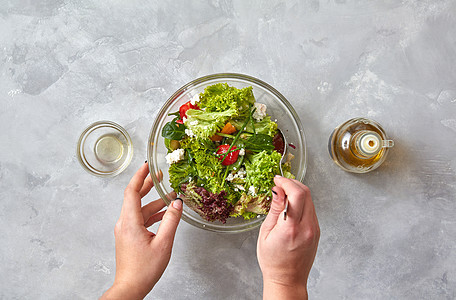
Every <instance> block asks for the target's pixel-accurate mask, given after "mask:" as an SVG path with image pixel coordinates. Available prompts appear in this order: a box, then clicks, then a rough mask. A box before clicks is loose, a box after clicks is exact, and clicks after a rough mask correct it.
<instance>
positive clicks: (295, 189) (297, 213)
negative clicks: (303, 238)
mask: <svg viewBox="0 0 456 300" xmlns="http://www.w3.org/2000/svg"><path fill="white" fill-rule="evenodd" d="M274 183H275V184H276V185H277V186H278V187H281V188H282V189H283V190H284V191H285V194H286V197H287V198H288V212H287V221H288V219H291V220H292V222H297V223H299V222H300V221H301V218H302V214H303V209H304V200H305V199H303V198H304V196H305V191H304V190H303V187H305V186H304V185H303V184H302V183H296V182H295V181H293V180H291V179H288V178H285V177H282V176H275V177H274ZM307 189H308V188H307Z"/></svg>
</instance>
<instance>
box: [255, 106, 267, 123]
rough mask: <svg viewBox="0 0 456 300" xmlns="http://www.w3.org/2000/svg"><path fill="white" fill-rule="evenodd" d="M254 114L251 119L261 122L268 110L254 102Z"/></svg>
mask: <svg viewBox="0 0 456 300" xmlns="http://www.w3.org/2000/svg"><path fill="white" fill-rule="evenodd" d="M255 108H256V110H255V112H254V113H253V118H255V120H257V121H261V120H263V118H264V117H266V109H267V108H268V107H267V106H266V104H263V103H258V102H255Z"/></svg>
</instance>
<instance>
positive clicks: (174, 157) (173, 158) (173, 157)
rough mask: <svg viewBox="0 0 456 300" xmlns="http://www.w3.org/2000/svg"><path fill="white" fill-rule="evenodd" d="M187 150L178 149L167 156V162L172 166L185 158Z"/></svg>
mask: <svg viewBox="0 0 456 300" xmlns="http://www.w3.org/2000/svg"><path fill="white" fill-rule="evenodd" d="M184 155H185V150H184V149H176V150H174V151H173V152H171V153H169V154H168V155H166V162H167V163H168V164H169V165H171V164H173V163H176V162H178V161H180V160H182V159H183V158H184Z"/></svg>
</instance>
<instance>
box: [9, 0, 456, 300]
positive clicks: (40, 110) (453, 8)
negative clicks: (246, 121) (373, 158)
mask: <svg viewBox="0 0 456 300" xmlns="http://www.w3.org/2000/svg"><path fill="white" fill-rule="evenodd" d="M0 4H1V5H0V45H1V46H0V101H1V108H0V126H1V132H0V140H1V142H0V244H1V245H2V246H1V248H0V275H1V279H0V298H1V299H94V298H96V297H98V296H100V295H101V294H102V292H103V291H104V290H106V289H107V288H108V287H109V285H110V284H111V283H112V281H113V278H114V273H115V261H114V255H115V253H114V237H113V228H114V224H115V222H116V220H117V217H118V215H119V212H120V206H121V203H122V198H123V189H124V187H125V186H126V184H127V183H128V181H129V179H130V177H131V176H132V175H133V174H134V172H135V170H136V169H137V168H138V167H139V166H140V164H141V163H142V162H143V161H144V159H145V157H146V142H147V138H148V134H149V130H150V127H151V125H152V122H153V120H154V118H155V116H156V114H157V107H159V106H161V105H162V104H163V103H164V102H165V101H166V99H167V98H168V97H169V96H170V95H171V94H172V93H173V92H174V91H175V90H176V89H177V88H179V87H180V86H182V85H183V84H185V83H186V82H188V81H190V80H192V79H194V78H196V77H199V76H202V75H206V74H210V73H217V72H239V73H245V74H249V75H253V76H255V77H258V78H260V79H262V80H264V81H266V82H268V83H270V84H271V85H273V86H274V87H275V88H277V89H278V90H279V91H280V92H282V93H283V94H284V95H285V96H286V97H287V98H288V99H289V100H290V102H291V103H292V104H293V106H294V107H295V108H296V110H297V112H298V113H299V115H300V117H301V119H302V123H303V125H304V127H305V128H306V133H307V142H308V145H307V146H308V147H307V150H308V157H309V162H308V171H307V175H306V178H305V180H304V181H305V183H306V184H307V185H308V186H309V187H310V188H311V190H312V193H313V197H314V201H315V205H316V208H317V213H318V216H319V221H320V226H321V232H322V234H321V240H320V247H319V250H318V254H317V258H316V261H315V264H314V268H313V269H312V272H311V275H310V280H309V293H310V295H311V297H312V298H313V299H384V298H387V299H454V298H455V297H456V288H455V286H456V267H455V266H456V251H455V250H456V249H455V247H456V221H455V216H456V203H455V201H456V198H455V195H456V173H455V172H456V171H455V170H456V158H455V149H456V68H455V65H454V63H455V61H456V2H455V1H451V0H442V1H434V0H425V1H412V0H409V1H407V0H405V1H392V0H390V1H386V0H385V1H350V0H347V1H345V0H335V1H318V0H306V1H241V0H237V1H229V0H228V1H218V0H213V1H140V0H136V1H106V0H100V1H85V0H81V1H67V0H46V1H29V0H17V1H6V0H3V1H0ZM126 112H127V113H126ZM355 116H364V117H370V118H373V119H375V120H377V121H379V122H380V123H381V124H382V125H383V126H384V127H385V129H386V130H387V132H388V134H389V135H390V136H391V137H392V138H393V139H394V140H395V142H396V146H395V147H394V149H393V150H392V151H391V152H390V156H389V158H388V160H387V161H386V162H385V164H384V165H383V166H382V167H381V168H379V169H377V170H376V171H374V172H372V173H369V174H365V175H353V174H349V173H345V172H344V171H342V170H340V169H339V168H338V167H337V166H336V165H334V164H333V163H332V161H331V160H330V158H329V156H328V153H327V139H328V136H329V134H330V133H331V131H332V129H333V128H334V127H335V126H337V125H338V124H339V123H341V122H343V121H345V120H347V119H349V118H351V117H355ZM101 119H108V120H112V121H115V122H118V123H120V124H122V125H123V126H124V127H125V128H126V129H127V130H128V132H129V133H130V135H131V137H132V139H133V144H134V147H135V154H134V158H133V161H132V163H131V165H130V167H129V168H128V169H127V170H126V171H125V172H124V173H122V174H121V175H119V176H117V177H115V178H113V179H99V178H96V177H93V176H91V175H89V174H87V173H86V172H85V171H84V170H83V169H82V168H81V167H80V166H79V164H78V162H77V160H76V157H75V146H76V141H77V138H78V135H79V133H80V132H81V131H82V130H83V129H84V128H85V126H87V125H88V124H90V123H92V122H93V121H97V120H101ZM156 197H157V194H156V193H155V192H152V193H151V196H149V198H148V200H151V199H154V198H156ZM257 235H258V232H257V231H253V232H249V233H245V234H239V235H228V236H227V235H221V234H215V233H209V232H205V231H202V230H199V229H196V228H194V227H192V226H190V225H188V224H186V223H181V225H180V227H179V230H178V233H177V236H176V243H175V248H174V252H173V257H172V260H171V263H170V265H169V267H168V269H167V271H166V272H165V274H164V276H163V277H162V280H161V281H160V282H159V284H158V285H157V286H156V287H155V289H154V290H153V291H152V293H151V294H150V295H149V297H150V298H151V299H152V298H153V299H257V298H260V296H261V273H260V270H259V268H258V266H257V263H256V254H255V247H256V238H257Z"/></svg>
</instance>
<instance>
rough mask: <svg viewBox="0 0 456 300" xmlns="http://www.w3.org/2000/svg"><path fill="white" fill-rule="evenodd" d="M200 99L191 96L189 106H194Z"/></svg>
mask: <svg viewBox="0 0 456 300" xmlns="http://www.w3.org/2000/svg"><path fill="white" fill-rule="evenodd" d="M199 100H200V98H199V94H196V95H195V96H193V98H192V99H191V100H190V104H191V105H195V104H196V102H199Z"/></svg>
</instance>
